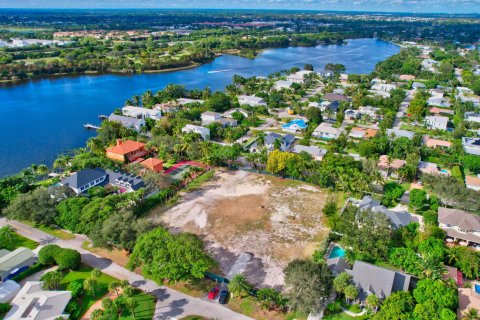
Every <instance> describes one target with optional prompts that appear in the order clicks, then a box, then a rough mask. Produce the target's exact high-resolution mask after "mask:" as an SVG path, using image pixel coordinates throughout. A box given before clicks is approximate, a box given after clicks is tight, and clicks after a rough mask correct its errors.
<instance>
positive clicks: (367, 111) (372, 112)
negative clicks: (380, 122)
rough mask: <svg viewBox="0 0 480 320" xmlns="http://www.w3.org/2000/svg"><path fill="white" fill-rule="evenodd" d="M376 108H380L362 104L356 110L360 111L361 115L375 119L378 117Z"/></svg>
mask: <svg viewBox="0 0 480 320" xmlns="http://www.w3.org/2000/svg"><path fill="white" fill-rule="evenodd" d="M378 110H380V109H379V108H375V107H372V106H362V107H359V108H358V112H360V114H361V115H362V116H369V117H371V118H373V119H376V118H377V117H378V116H377V112H378Z"/></svg>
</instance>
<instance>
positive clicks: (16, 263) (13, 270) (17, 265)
mask: <svg viewBox="0 0 480 320" xmlns="http://www.w3.org/2000/svg"><path fill="white" fill-rule="evenodd" d="M36 262H37V258H36V257H35V253H33V251H32V250H30V249H27V248H18V249H16V250H14V251H11V252H10V251H8V250H5V249H2V250H1V251H0V281H6V280H8V279H10V278H12V277H13V276H15V275H17V274H19V273H21V272H23V271H25V270H27V269H28V268H29V267H31V266H33V265H34V264H35V263H36Z"/></svg>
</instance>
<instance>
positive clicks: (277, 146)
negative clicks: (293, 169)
mask: <svg viewBox="0 0 480 320" xmlns="http://www.w3.org/2000/svg"><path fill="white" fill-rule="evenodd" d="M281 147H282V140H280V139H275V141H274V142H273V148H274V149H275V150H280V148H281Z"/></svg>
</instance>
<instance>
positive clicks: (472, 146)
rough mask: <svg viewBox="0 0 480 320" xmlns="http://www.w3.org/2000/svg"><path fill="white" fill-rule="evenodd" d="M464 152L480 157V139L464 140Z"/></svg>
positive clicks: (464, 138)
mask: <svg viewBox="0 0 480 320" xmlns="http://www.w3.org/2000/svg"><path fill="white" fill-rule="evenodd" d="M462 144H463V150H465V152H466V153H468V154H474V155H477V156H480V138H467V137H463V138H462Z"/></svg>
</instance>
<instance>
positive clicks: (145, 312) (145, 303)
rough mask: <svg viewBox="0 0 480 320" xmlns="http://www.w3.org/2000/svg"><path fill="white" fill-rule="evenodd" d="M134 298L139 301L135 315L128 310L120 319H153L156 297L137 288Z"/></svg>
mask: <svg viewBox="0 0 480 320" xmlns="http://www.w3.org/2000/svg"><path fill="white" fill-rule="evenodd" d="M133 298H134V299H135V301H137V306H136V307H135V317H134V316H133V315H132V314H131V312H130V310H126V312H124V314H123V315H122V316H121V317H120V320H151V319H152V318H153V314H154V313H155V304H156V299H155V297H153V296H152V295H149V294H146V293H145V292H143V291H141V290H136V291H135V294H134V296H133Z"/></svg>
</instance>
